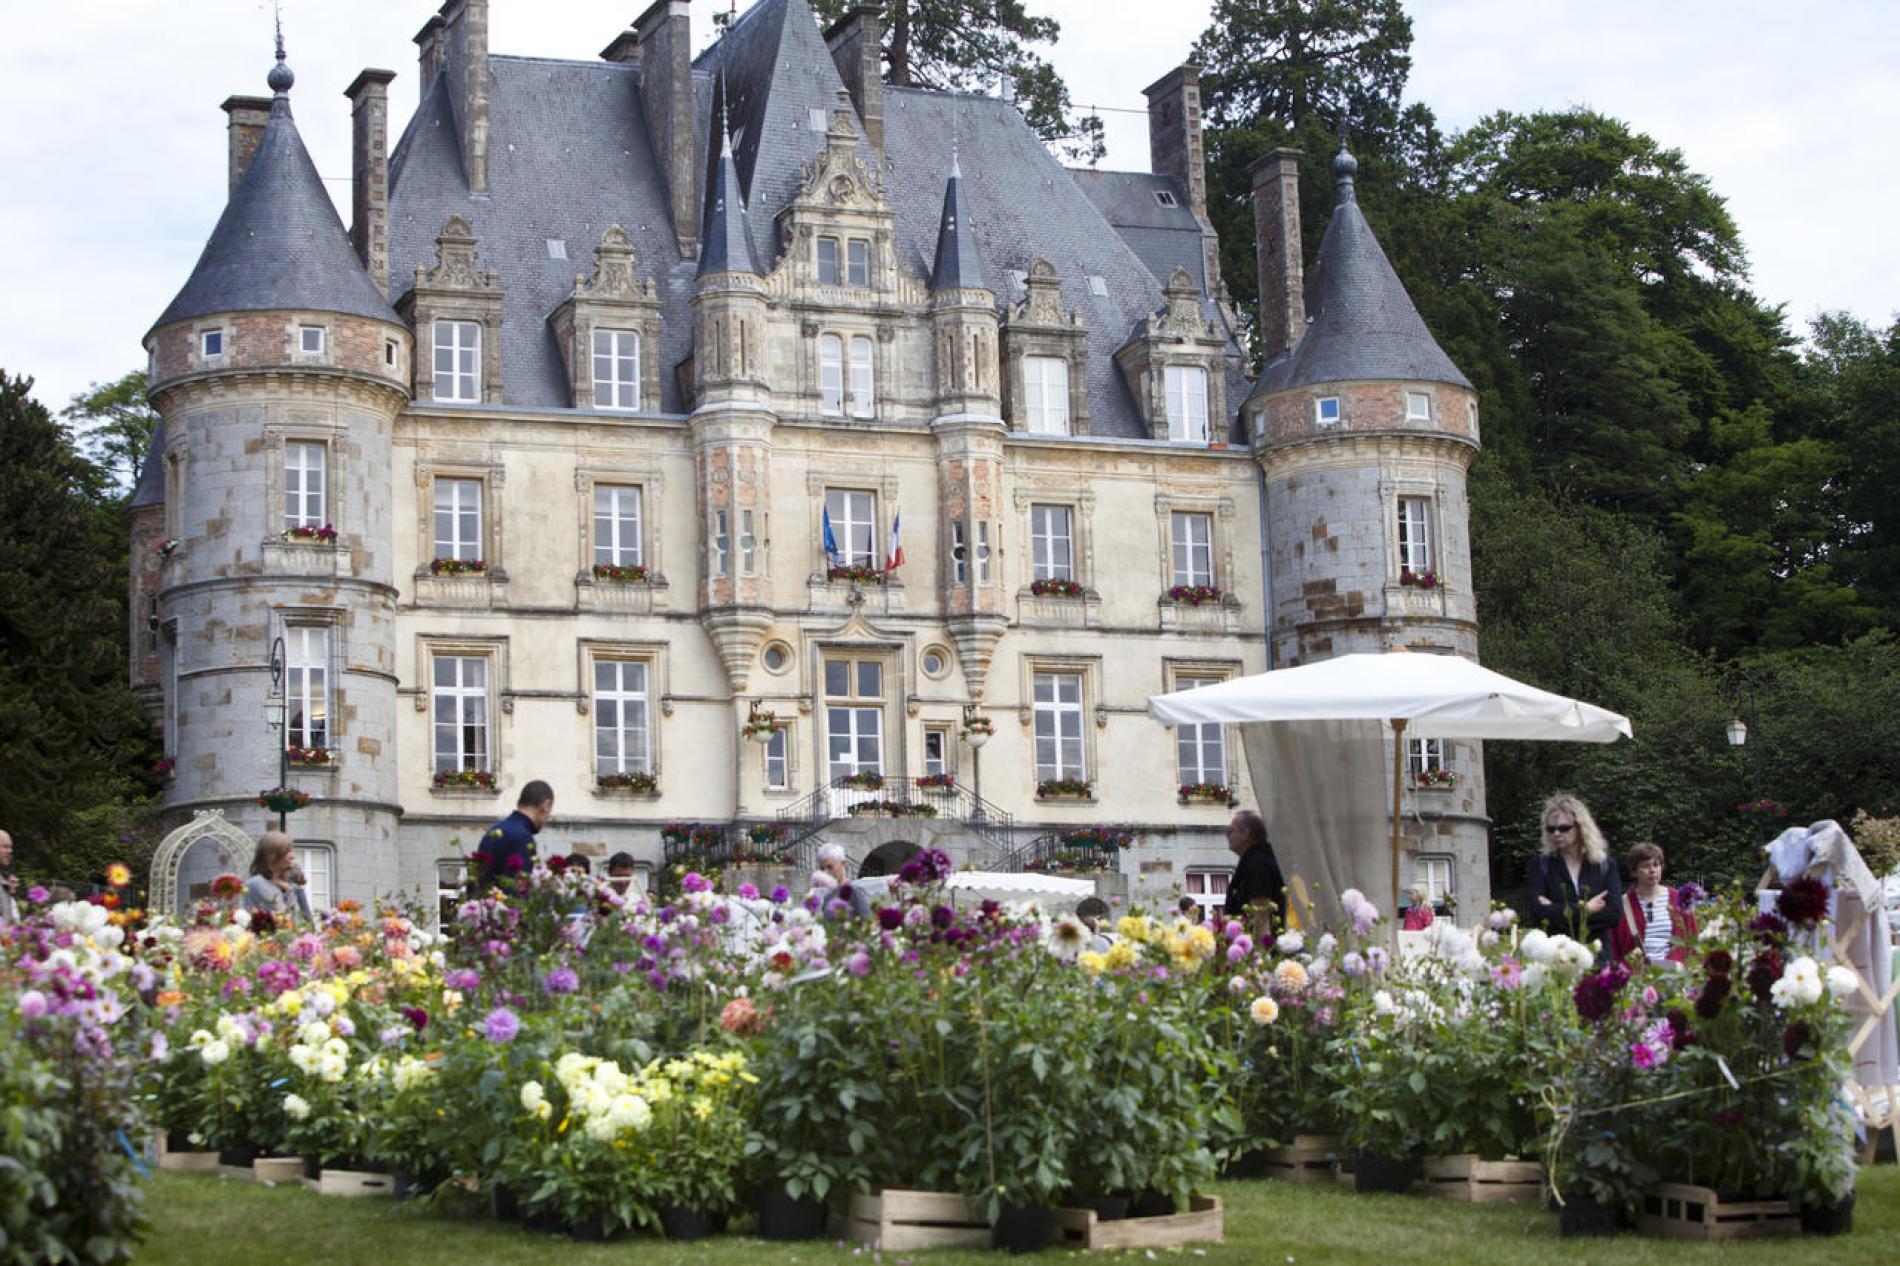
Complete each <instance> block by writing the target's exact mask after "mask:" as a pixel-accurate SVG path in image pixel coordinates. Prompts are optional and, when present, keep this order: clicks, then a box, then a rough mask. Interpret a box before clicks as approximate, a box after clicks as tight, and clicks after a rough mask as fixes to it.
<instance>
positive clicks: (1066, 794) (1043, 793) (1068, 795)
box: [1036, 778, 1095, 800]
mask: <svg viewBox="0 0 1900 1266" xmlns="http://www.w3.org/2000/svg"><path fill="white" fill-rule="evenodd" d="M1094 794H1095V784H1094V783H1092V782H1089V781H1087V780H1086V779H1082V778H1045V779H1043V780H1042V781H1041V782H1039V783H1037V784H1036V799H1038V800H1087V799H1088V798H1089V797H1091V796H1093V795H1094Z"/></svg>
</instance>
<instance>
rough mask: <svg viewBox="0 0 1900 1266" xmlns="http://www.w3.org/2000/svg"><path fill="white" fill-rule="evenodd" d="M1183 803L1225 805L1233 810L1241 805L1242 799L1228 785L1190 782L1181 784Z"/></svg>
mask: <svg viewBox="0 0 1900 1266" xmlns="http://www.w3.org/2000/svg"><path fill="white" fill-rule="evenodd" d="M1181 803H1182V804H1224V805H1226V806H1227V807H1228V808H1230V809H1231V808H1233V807H1234V806H1235V805H1237V804H1239V803H1240V797H1239V796H1236V795H1235V794H1234V791H1233V788H1231V787H1229V786H1228V785H1227V784H1226V783H1220V782H1190V783H1183V784H1181Z"/></svg>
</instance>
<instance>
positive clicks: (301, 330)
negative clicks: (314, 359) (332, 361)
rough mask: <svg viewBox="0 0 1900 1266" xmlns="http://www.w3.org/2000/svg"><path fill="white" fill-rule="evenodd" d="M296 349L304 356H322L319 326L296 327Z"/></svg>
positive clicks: (321, 329) (321, 331) (320, 329)
mask: <svg viewBox="0 0 1900 1266" xmlns="http://www.w3.org/2000/svg"><path fill="white" fill-rule="evenodd" d="M297 347H298V349H299V350H300V351H302V352H303V353H304V354H305V355H306V356H321V355H323V327H322V326H321V325H302V326H298V327H297Z"/></svg>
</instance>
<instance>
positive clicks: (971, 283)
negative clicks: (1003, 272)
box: [930, 145, 990, 290]
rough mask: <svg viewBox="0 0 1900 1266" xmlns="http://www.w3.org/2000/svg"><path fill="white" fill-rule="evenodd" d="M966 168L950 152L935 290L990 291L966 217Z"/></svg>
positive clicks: (934, 271)
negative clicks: (964, 180) (964, 208)
mask: <svg viewBox="0 0 1900 1266" xmlns="http://www.w3.org/2000/svg"><path fill="white" fill-rule="evenodd" d="M962 186H963V169H962V166H961V164H960V163H959V161H958V158H957V151H956V149H955V147H954V145H953V146H952V148H951V150H950V179H949V180H948V181H947V182H946V183H945V184H944V187H943V218H942V219H941V220H939V221H938V222H937V262H936V263H935V264H934V265H933V266H932V267H931V269H930V288H931V289H932V290H988V289H989V288H990V283H989V279H988V277H987V275H986V274H985V273H984V271H983V257H982V256H981V255H979V254H977V250H976V234H975V232H973V231H972V226H971V224H970V222H969V220H967V219H966V218H965V217H964V214H963V188H962Z"/></svg>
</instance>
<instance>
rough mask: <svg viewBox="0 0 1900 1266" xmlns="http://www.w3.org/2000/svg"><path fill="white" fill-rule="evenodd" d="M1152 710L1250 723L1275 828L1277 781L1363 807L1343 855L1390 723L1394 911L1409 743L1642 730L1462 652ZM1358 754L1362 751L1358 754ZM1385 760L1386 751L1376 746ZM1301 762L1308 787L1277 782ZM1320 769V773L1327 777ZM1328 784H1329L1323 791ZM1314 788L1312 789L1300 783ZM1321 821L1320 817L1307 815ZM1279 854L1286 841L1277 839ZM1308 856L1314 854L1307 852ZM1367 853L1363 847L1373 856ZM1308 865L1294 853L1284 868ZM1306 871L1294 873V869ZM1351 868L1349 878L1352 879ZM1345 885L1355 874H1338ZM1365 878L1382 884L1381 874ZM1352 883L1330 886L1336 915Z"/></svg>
mask: <svg viewBox="0 0 1900 1266" xmlns="http://www.w3.org/2000/svg"><path fill="white" fill-rule="evenodd" d="M1148 710H1149V712H1151V713H1152V714H1153V715H1154V717H1155V718H1156V719H1157V720H1159V721H1160V722H1162V724H1164V725H1183V724H1193V723H1206V722H1215V723H1219V724H1224V725H1239V726H1241V727H1242V731H1241V732H1242V737H1243V741H1244V742H1245V745H1246V750H1247V763H1248V769H1249V772H1250V773H1251V774H1252V776H1253V785H1254V789H1255V791H1256V793H1258V794H1259V795H1261V797H1262V800H1263V806H1262V807H1263V812H1267V815H1268V820H1269V823H1270V824H1271V823H1272V822H1273V818H1274V813H1273V812H1272V810H1273V808H1274V805H1273V803H1272V801H1271V799H1270V797H1269V791H1270V789H1273V788H1274V787H1275V786H1276V782H1279V783H1282V784H1286V785H1285V786H1283V788H1282V791H1283V794H1284V795H1286V796H1287V798H1288V799H1290V800H1305V801H1307V802H1308V803H1310V802H1311V800H1312V798H1313V797H1314V796H1316V795H1319V794H1321V793H1322V791H1324V792H1326V793H1327V794H1330V795H1331V796H1332V797H1334V799H1335V800H1337V799H1340V798H1350V799H1351V800H1352V801H1353V802H1354V803H1353V804H1352V805H1343V804H1335V805H1334V806H1332V807H1333V808H1334V809H1335V810H1337V811H1336V812H1333V813H1331V814H1329V815H1328V820H1337V821H1340V822H1344V823H1348V824H1349V825H1348V826H1347V827H1346V828H1345V830H1344V831H1343V832H1342V836H1341V838H1339V839H1336V840H1335V841H1334V845H1335V849H1334V851H1335V852H1339V853H1346V854H1350V851H1351V849H1350V845H1351V844H1352V843H1353V842H1354V841H1353V839H1352V836H1353V834H1354V833H1356V832H1357V831H1359V830H1360V829H1361V828H1362V827H1363V826H1364V824H1366V823H1369V822H1370V821H1371V820H1372V819H1373V818H1374V817H1376V816H1377V814H1376V811H1377V809H1379V808H1380V807H1382V806H1380V805H1379V803H1378V801H1379V797H1378V794H1377V793H1378V778H1377V776H1373V777H1370V778H1369V777H1367V774H1368V773H1369V771H1370V770H1371V769H1372V768H1375V767H1376V759H1377V758H1376V754H1375V756H1374V757H1373V758H1372V759H1371V760H1368V759H1367V758H1366V756H1365V751H1366V748H1367V746H1368V740H1369V739H1370V740H1372V741H1373V742H1376V736H1377V734H1378V733H1379V731H1380V730H1381V728H1382V727H1389V728H1390V730H1391V733H1392V803H1391V827H1392V834H1391V864H1392V891H1391V901H1392V904H1391V906H1390V907H1389V909H1388V914H1390V915H1392V916H1394V917H1395V918H1396V915H1397V913H1398V907H1399V856H1400V833H1399V827H1400V814H1401V810H1402V803H1401V801H1402V796H1403V786H1404V783H1403V779H1404V771H1405V739H1406V738H1407V737H1410V738H1418V739H1434V738H1437V739H1535V740H1540V741H1545V742H1569V743H1614V742H1615V741H1616V740H1617V739H1618V738H1622V737H1627V736H1628V735H1629V734H1630V732H1631V731H1630V723H1629V719H1628V718H1627V717H1623V716H1619V715H1618V714H1616V713H1614V712H1610V711H1608V710H1607V709H1604V708H1599V707H1596V706H1595V705H1593V704H1588V703H1582V702H1580V701H1578V700H1576V699H1569V698H1565V697H1564V696H1563V695H1558V694H1552V693H1551V692H1549V691H1547V690H1540V689H1538V688H1537V687H1535V686H1530V685H1526V684H1525V683H1523V682H1521V681H1515V680H1513V679H1512V678H1509V677H1506V676H1504V675H1503V674H1501V673H1494V672H1492V671H1491V670H1490V669H1488V668H1483V667H1481V666H1479V665H1478V664H1475V663H1473V662H1472V661H1470V660H1468V659H1464V658H1462V657H1460V656H1456V655H1429V654H1416V653H1409V652H1405V651H1403V650H1393V651H1388V652H1385V653H1383V654H1359V655H1341V656H1339V657H1338V658H1336V659H1329V660H1322V661H1321V662H1319V663H1316V664H1303V665H1301V666H1299V667H1297V668H1282V669H1276V670H1275V671H1272V672H1266V673H1260V674H1257V675H1255V676H1252V677H1240V678H1236V679H1234V680H1232V681H1224V682H1221V683H1220V684H1218V685H1213V686H1202V687H1199V688H1197V689H1193V690H1177V691H1175V692H1174V693H1173V694H1165V695H1156V696H1154V697H1153V698H1151V699H1150V700H1149V701H1148ZM1355 748H1356V749H1357V755H1354V754H1353V753H1354V749H1355ZM1372 750H1373V751H1374V752H1375V753H1376V747H1374V748H1373V749H1372ZM1299 757H1303V758H1305V759H1303V760H1300V761H1299V764H1300V765H1301V767H1302V769H1303V770H1304V771H1307V772H1310V773H1312V774H1313V776H1311V777H1308V778H1306V779H1304V780H1300V779H1297V778H1296V779H1294V780H1292V781H1291V782H1289V780H1287V779H1278V780H1276V777H1275V768H1276V767H1277V766H1284V765H1285V764H1287V763H1288V760H1289V758H1299ZM1315 771H1316V772H1315ZM1321 780H1323V781H1325V782H1326V783H1327V784H1328V785H1327V787H1325V788H1318V787H1315V786H1313V785H1311V784H1313V783H1315V782H1316V781H1321ZM1300 781H1304V782H1305V783H1306V784H1308V785H1306V786H1304V787H1302V786H1298V785H1294V784H1296V783H1298V782H1300ZM1306 820H1307V821H1308V822H1309V823H1310V822H1312V821H1313V820H1314V819H1313V815H1311V814H1309V815H1308V816H1307V819H1306ZM1275 847H1276V851H1277V850H1279V849H1281V848H1282V847H1283V846H1282V845H1281V844H1278V843H1276V845H1275ZM1302 850H1303V851H1302ZM1295 851H1296V852H1297V853H1300V856H1303V857H1306V858H1309V859H1311V860H1312V861H1314V862H1315V863H1317V864H1315V865H1314V866H1313V867H1311V869H1312V870H1313V871H1314V873H1315V874H1316V875H1324V876H1332V875H1333V867H1332V866H1331V865H1330V864H1325V862H1326V860H1327V859H1324V858H1323V857H1322V849H1321V847H1320V842H1319V841H1314V840H1307V841H1300V842H1297V843H1296V844H1295ZM1362 851H1363V850H1362ZM1298 860H1299V859H1298V858H1297V857H1296V858H1289V857H1286V856H1285V855H1283V857H1282V862H1283V864H1286V863H1287V862H1288V861H1294V862H1296V863H1297V861H1298ZM1299 871H1300V868H1299V867H1298V866H1297V865H1295V866H1293V867H1289V872H1290V874H1298V873H1299ZM1350 871H1351V868H1350V867H1348V868H1347V870H1346V874H1347V875H1349V874H1350ZM1334 877H1335V878H1344V877H1345V876H1334ZM1357 882H1358V883H1360V884H1363V885H1365V886H1367V887H1370V886H1371V885H1370V882H1369V877H1366V876H1359V877H1357ZM1341 886H1342V885H1341V884H1339V883H1334V884H1331V885H1328V886H1327V889H1326V901H1327V906H1328V909H1329V911H1330V912H1331V913H1332V914H1333V915H1334V916H1335V917H1337V913H1338V912H1337V910H1336V909H1335V908H1334V907H1335V906H1336V904H1337V901H1338V892H1339V890H1340V888H1341Z"/></svg>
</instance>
